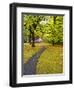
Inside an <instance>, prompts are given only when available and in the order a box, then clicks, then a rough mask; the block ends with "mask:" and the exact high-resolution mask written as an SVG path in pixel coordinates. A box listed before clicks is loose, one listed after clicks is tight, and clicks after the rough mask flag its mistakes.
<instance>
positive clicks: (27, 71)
mask: <svg viewBox="0 0 74 90" xmlns="http://www.w3.org/2000/svg"><path fill="white" fill-rule="evenodd" d="M45 49H46V48H45V47H44V46H43V47H42V48H41V49H40V50H39V51H38V52H37V53H36V54H35V55H33V57H31V58H30V59H29V60H28V62H27V63H25V64H24V71H23V74H24V75H32V74H36V65H37V61H38V58H39V57H40V55H41V54H42V53H43V51H44V50H45Z"/></svg>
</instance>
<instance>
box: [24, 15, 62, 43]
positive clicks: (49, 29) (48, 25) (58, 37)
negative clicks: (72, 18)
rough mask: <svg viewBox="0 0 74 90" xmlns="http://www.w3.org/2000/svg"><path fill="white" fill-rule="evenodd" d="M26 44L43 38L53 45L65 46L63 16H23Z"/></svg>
mask: <svg viewBox="0 0 74 90" xmlns="http://www.w3.org/2000/svg"><path fill="white" fill-rule="evenodd" d="M23 34H24V40H25V42H29V38H32V37H33V38H32V39H33V40H35V38H36V37H39V38H41V39H42V40H43V41H44V42H49V43H51V44H53V45H54V44H63V16H44V15H25V14H24V15H23ZM29 35H31V37H29Z"/></svg>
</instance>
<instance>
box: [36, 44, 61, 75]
mask: <svg viewBox="0 0 74 90" xmlns="http://www.w3.org/2000/svg"><path fill="white" fill-rule="evenodd" d="M62 72H63V47H62V46H51V45H50V46H48V47H47V49H46V50H45V51H44V52H43V53H42V55H41V56H40V58H39V59H38V63H37V69H36V74H56V73H62Z"/></svg>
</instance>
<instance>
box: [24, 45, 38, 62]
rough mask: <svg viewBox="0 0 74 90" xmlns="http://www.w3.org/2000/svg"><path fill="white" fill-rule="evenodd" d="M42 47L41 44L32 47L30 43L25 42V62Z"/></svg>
mask: <svg viewBox="0 0 74 90" xmlns="http://www.w3.org/2000/svg"><path fill="white" fill-rule="evenodd" d="M39 49H40V46H39V45H37V46H36V47H31V45H30V44H29V43H25V44H24V51H23V52H24V63H27V61H28V60H29V58H31V57H32V56H33V55H34V54H35V53H36V52H38V50H39Z"/></svg>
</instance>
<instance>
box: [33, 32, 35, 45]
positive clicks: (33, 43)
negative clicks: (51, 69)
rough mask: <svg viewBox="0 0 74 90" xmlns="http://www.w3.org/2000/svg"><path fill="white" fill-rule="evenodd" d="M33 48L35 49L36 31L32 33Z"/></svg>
mask: <svg viewBox="0 0 74 90" xmlns="http://www.w3.org/2000/svg"><path fill="white" fill-rule="evenodd" d="M32 47H35V36H34V31H33V32H32Z"/></svg>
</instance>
